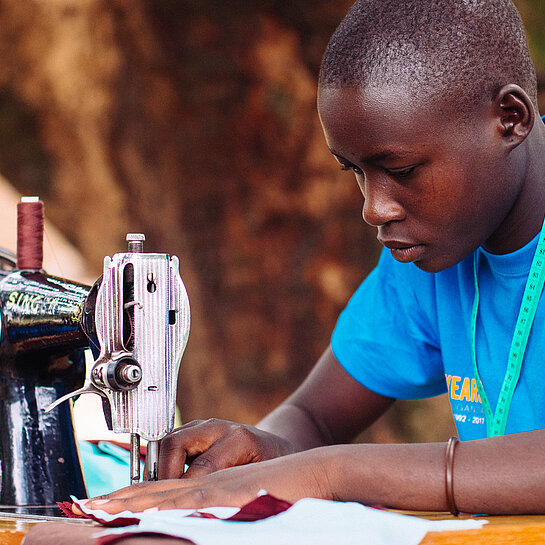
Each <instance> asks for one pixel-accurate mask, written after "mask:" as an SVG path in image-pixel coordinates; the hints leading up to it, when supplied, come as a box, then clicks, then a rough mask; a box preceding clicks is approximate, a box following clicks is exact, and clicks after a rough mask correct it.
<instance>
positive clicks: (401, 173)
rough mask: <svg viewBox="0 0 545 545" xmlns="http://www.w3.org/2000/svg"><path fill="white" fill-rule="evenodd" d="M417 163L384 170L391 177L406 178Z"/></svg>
mask: <svg viewBox="0 0 545 545" xmlns="http://www.w3.org/2000/svg"><path fill="white" fill-rule="evenodd" d="M417 166H418V165H413V166H410V167H406V168H400V169H395V170H393V169H388V168H387V169H385V170H386V172H387V173H388V174H389V175H390V176H392V177H393V178H408V177H409V176H410V175H411V174H412V173H413V172H414V170H415V169H416V167H417Z"/></svg>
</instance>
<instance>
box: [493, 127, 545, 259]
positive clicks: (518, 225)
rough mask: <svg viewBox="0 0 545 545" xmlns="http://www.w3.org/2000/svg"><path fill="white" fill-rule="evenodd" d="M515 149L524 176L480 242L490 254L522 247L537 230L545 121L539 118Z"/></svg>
mask: <svg viewBox="0 0 545 545" xmlns="http://www.w3.org/2000/svg"><path fill="white" fill-rule="evenodd" d="M519 148H520V149H517V150H516V151H517V153H518V154H520V157H519V161H521V163H522V164H524V165H525V166H524V169H523V172H524V180H523V183H522V184H521V189H520V191H519V194H518V195H517V198H516V199H515V201H514V203H513V206H512V207H511V209H510V210H509V212H508V214H507V215H506V216H505V218H504V219H503V221H502V223H501V225H499V226H498V228H497V229H496V230H495V231H494V233H493V234H492V235H491V236H490V237H489V238H488V239H487V240H486V242H485V243H484V244H483V248H484V249H485V250H487V251H488V252H491V253H493V254H506V253H510V252H514V251H515V250H518V249H519V248H522V247H523V246H525V245H526V244H528V242H530V241H531V240H532V239H533V238H534V237H535V236H536V235H537V234H538V233H539V232H540V231H541V227H542V225H543V218H544V216H545V125H544V124H543V122H542V121H541V119H540V118H537V119H536V126H535V127H534V129H533V130H532V133H531V134H530V135H529V136H528V138H527V139H526V141H525V142H524V143H523V146H519Z"/></svg>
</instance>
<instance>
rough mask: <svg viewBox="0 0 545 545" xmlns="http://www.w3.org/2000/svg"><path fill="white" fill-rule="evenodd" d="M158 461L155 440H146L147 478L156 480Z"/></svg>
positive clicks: (157, 449)
mask: <svg viewBox="0 0 545 545" xmlns="http://www.w3.org/2000/svg"><path fill="white" fill-rule="evenodd" d="M158 462H159V448H158V442H157V441H148V453H147V455H146V465H147V467H148V473H147V480H148V481H156V480H157V465H158Z"/></svg>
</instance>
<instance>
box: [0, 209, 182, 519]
mask: <svg viewBox="0 0 545 545" xmlns="http://www.w3.org/2000/svg"><path fill="white" fill-rule="evenodd" d="M31 202H36V201H35V200H34V201H31ZM21 204H23V203H21ZM33 206H34V205H33ZM23 210H24V208H23ZM25 230H26V231H28V228H26V227H23V228H22V231H23V233H24V232H25ZM19 231H21V228H19ZM19 234H20V233H19ZM22 238H23V239H25V236H23V237H22ZM26 238H27V240H26V241H25V240H22V241H20V239H21V237H19V238H18V248H17V256H14V255H13V254H10V253H9V252H5V251H4V252H2V253H0V320H1V324H0V325H1V329H0V332H1V333H0V426H1V427H0V510H6V509H15V510H16V512H21V513H23V512H28V511H29V510H30V509H31V508H32V506H34V507H37V506H39V507H40V508H42V510H43V509H44V508H45V507H47V506H53V505H55V502H56V501H62V500H67V499H69V496H70V495H71V494H73V495H75V496H78V497H82V498H83V497H87V493H86V489H85V480H84V478H83V475H82V471H81V465H80V461H79V455H78V449H77V445H76V441H75V436H74V428H73V422H72V411H71V402H68V403H64V402H65V401H68V400H69V399H70V398H72V397H74V396H79V395H82V394H87V393H94V394H98V395H100V396H101V397H102V403H103V408H104V416H105V418H106V422H107V424H108V427H109V428H110V429H113V431H115V432H123V433H129V434H130V437H131V445H130V452H131V464H130V465H131V470H130V473H131V474H130V482H131V483H136V482H138V481H139V480H140V438H143V439H145V440H147V441H148V444H147V468H148V469H147V476H146V477H147V479H148V480H154V479H156V478H157V460H158V448H157V445H158V443H157V442H158V441H159V440H160V439H161V438H162V437H164V436H165V435H166V434H167V433H168V432H169V431H171V430H172V429H173V427H174V415H175V408H176V386H177V376H178V369H179V365H180V360H181V357H182V354H183V351H184V349H185V346H186V343H187V339H188V335H189V322H190V313H189V301H188V298H187V293H186V290H185V287H184V284H183V282H182V280H181V278H180V275H179V272H178V268H179V263H178V259H177V258H176V257H174V256H169V255H168V254H158V253H144V251H143V244H144V235H141V234H129V235H127V240H128V249H127V251H126V252H123V253H118V254H115V255H114V256H113V257H111V258H110V257H106V258H105V259H104V273H103V275H102V277H101V278H99V279H98V280H97V282H96V283H95V284H94V286H92V287H91V288H89V287H88V286H84V285H82V284H79V283H76V282H70V281H68V280H64V279H60V278H57V277H54V276H51V275H48V274H47V273H46V272H45V271H44V270H43V269H42V268H41V264H40V265H39V266H38V263H39V261H38V262H36V260H35V259H34V261H33V260H31V261H30V263H31V268H28V267H29V265H28V264H27V263H23V265H21V259H20V256H21V255H23V256H27V255H28V254H29V251H28V250H29V248H28V246H29V245H30V246H32V245H34V246H37V245H38V242H37V240H38V239H39V244H41V240H42V239H41V238H40V237H38V236H36V235H35V234H32V235H30V236H26ZM28 239H30V241H29V240H28ZM20 242H21V248H20ZM40 251H41V250H40ZM31 253H32V252H31ZM36 253H38V254H39V253H40V252H39V251H38V252H35V251H34V252H33V253H32V255H35V254H36ZM23 261H24V260H23ZM86 347H89V348H90V349H91V352H92V354H93V358H94V363H93V364H92V365H91V366H88V367H89V369H88V371H87V372H86V366H85V358H84V348H86ZM43 512H44V513H47V509H45V511H43ZM50 513H51V512H50ZM48 514H49V513H48ZM55 514H57V513H55Z"/></svg>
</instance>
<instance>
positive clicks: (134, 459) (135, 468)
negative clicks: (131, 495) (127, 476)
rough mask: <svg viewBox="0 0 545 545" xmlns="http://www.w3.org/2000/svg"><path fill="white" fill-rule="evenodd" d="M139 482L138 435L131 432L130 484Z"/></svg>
mask: <svg viewBox="0 0 545 545" xmlns="http://www.w3.org/2000/svg"><path fill="white" fill-rule="evenodd" d="M139 482H140V436H139V435H138V434H137V433H131V484H137V483H139Z"/></svg>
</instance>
